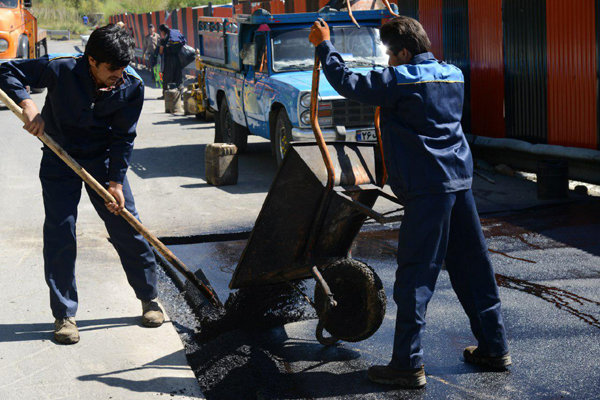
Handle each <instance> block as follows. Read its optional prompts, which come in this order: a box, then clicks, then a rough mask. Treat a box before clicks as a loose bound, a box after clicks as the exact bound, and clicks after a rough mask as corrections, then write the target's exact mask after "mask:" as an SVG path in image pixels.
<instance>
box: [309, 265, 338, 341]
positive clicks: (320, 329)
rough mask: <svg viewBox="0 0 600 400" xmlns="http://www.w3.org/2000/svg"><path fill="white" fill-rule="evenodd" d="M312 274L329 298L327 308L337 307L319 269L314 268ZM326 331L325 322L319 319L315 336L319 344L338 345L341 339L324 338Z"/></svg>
mask: <svg viewBox="0 0 600 400" xmlns="http://www.w3.org/2000/svg"><path fill="white" fill-rule="evenodd" d="M312 274H313V277H314V278H315V280H316V281H317V284H319V285H321V288H322V289H323V293H325V295H326V296H327V299H328V302H327V303H326V304H327V308H329V309H330V308H333V307H335V306H337V301H335V299H334V298H333V293H331V289H330V288H329V285H328V284H327V282H326V281H325V279H324V278H323V275H321V273H320V272H319V268H317V267H316V266H314V267H312ZM324 330H325V328H324V327H323V321H321V320H320V319H319V322H318V323H317V330H316V332H315V336H316V337H317V340H318V341H319V343H321V344H322V345H323V346H332V345H334V344H336V343H337V342H339V339H338V338H336V337H334V336H330V337H325V336H323V331H324Z"/></svg>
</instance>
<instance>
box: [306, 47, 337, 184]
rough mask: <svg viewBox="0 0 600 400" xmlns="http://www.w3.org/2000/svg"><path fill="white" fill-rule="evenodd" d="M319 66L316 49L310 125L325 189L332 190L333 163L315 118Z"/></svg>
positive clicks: (317, 101) (317, 120)
mask: <svg viewBox="0 0 600 400" xmlns="http://www.w3.org/2000/svg"><path fill="white" fill-rule="evenodd" d="M320 66H321V60H319V56H318V55H317V49H315V65H314V67H313V76H312V87H311V91H310V125H311V127H312V130H313V133H314V134H315V139H316V140H317V144H318V146H319V150H320V151H321V156H322V157H323V162H325V168H326V169H327V189H328V190H332V189H333V183H334V179H335V170H334V167H333V161H332V160H331V154H329V149H328V148H327V144H326V143H325V139H324V138H323V132H321V127H320V126H319V119H318V118H317V115H318V112H319V76H320V69H321V68H320Z"/></svg>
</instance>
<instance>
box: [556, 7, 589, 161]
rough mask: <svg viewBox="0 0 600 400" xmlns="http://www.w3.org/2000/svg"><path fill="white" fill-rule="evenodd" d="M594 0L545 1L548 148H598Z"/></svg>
mask: <svg viewBox="0 0 600 400" xmlns="http://www.w3.org/2000/svg"><path fill="white" fill-rule="evenodd" d="M595 8H596V7H595V0H577V1H573V2H564V1H562V0H547V7H546V20H547V21H548V23H547V24H546V27H547V28H546V29H547V59H548V61H547V63H548V143H550V144H557V145H563V146H575V147H587V148H594V149H595V148H597V135H598V131H597V126H596V123H597V121H596V119H597V113H598V108H597V103H596V101H597V81H598V78H597V76H596V73H597V65H596V62H597V55H596V24H595V21H594V19H595Z"/></svg>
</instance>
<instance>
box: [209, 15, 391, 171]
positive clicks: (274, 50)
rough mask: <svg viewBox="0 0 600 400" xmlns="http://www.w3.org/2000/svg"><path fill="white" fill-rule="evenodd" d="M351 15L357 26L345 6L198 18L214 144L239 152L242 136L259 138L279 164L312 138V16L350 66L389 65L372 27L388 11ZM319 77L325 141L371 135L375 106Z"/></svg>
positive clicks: (360, 68)
mask: <svg viewBox="0 0 600 400" xmlns="http://www.w3.org/2000/svg"><path fill="white" fill-rule="evenodd" d="M353 15H354V17H355V18H356V20H357V21H358V23H359V24H360V26H361V28H360V29H358V28H357V27H356V26H355V25H353V24H352V22H351V20H350V17H349V15H348V13H347V12H341V11H340V12H336V11H331V10H328V11H324V10H322V11H320V12H318V13H298V14H281V15H270V14H269V13H268V12H266V11H265V10H257V11H255V12H254V13H253V14H252V15H239V14H238V15H234V16H233V17H232V18H215V17H204V18H200V19H199V22H198V26H199V36H200V59H201V60H202V63H203V64H204V65H205V71H204V72H205V86H206V87H205V90H206V96H207V102H208V106H209V108H210V109H212V111H213V112H214V113H215V142H216V143H217V142H219V143H234V144H236V145H237V147H238V149H239V150H240V151H244V149H245V148H246V145H247V141H248V135H258V136H262V137H264V138H266V139H269V140H270V141H271V145H272V151H273V154H274V155H275V157H276V159H277V161H278V163H280V162H281V161H282V160H283V156H284V155H285V152H286V150H287V148H288V146H289V144H290V142H292V141H302V140H311V139H314V136H313V133H312V130H311V127H310V112H309V107H310V89H311V81H312V69H313V65H314V47H313V46H312V44H310V42H309V41H308V33H309V29H310V27H311V25H312V24H313V23H314V21H315V20H316V19H317V18H323V19H324V20H326V21H327V23H328V24H329V26H330V28H331V40H332V42H333V43H334V44H335V46H336V48H337V49H338V51H339V52H340V53H341V54H342V57H343V58H344V60H345V61H346V63H347V65H348V67H350V68H351V69H352V70H354V71H357V72H363V73H366V72H368V71H369V70H372V69H375V68H383V67H385V66H387V56H386V49H385V47H384V46H383V44H382V42H381V40H380V38H379V29H378V28H379V27H380V26H381V24H382V20H383V19H386V18H390V17H391V16H390V13H389V12H388V11H387V10H369V11H355V12H354V13H353ZM320 81H321V84H320V88H319V94H320V96H319V114H318V118H319V124H320V126H321V128H322V131H323V135H324V137H325V139H326V140H342V141H373V140H375V130H374V125H373V124H374V111H375V110H374V107H372V106H368V105H365V104H361V103H357V102H355V101H350V100H348V99H346V98H344V97H342V96H340V95H339V94H338V93H337V92H336V91H335V90H333V88H332V87H331V86H330V85H329V84H328V82H327V80H326V79H325V78H324V77H323V76H321V80H320Z"/></svg>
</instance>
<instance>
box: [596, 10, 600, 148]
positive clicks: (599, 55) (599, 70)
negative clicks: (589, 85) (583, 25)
mask: <svg viewBox="0 0 600 400" xmlns="http://www.w3.org/2000/svg"><path fill="white" fill-rule="evenodd" d="M596 76H597V77H598V78H597V80H596V87H597V91H596V108H597V110H598V111H597V113H596V130H597V135H596V143H597V147H598V149H600V0H596Z"/></svg>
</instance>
